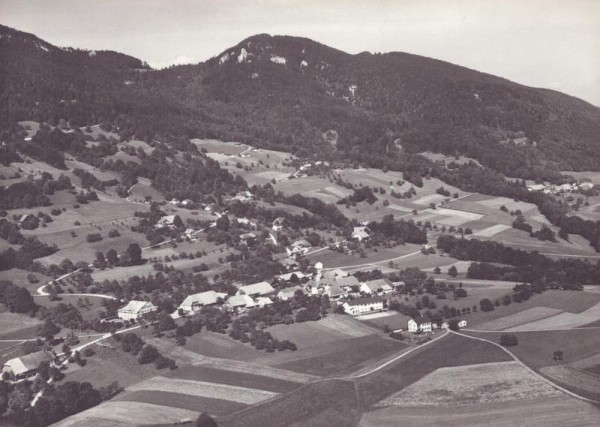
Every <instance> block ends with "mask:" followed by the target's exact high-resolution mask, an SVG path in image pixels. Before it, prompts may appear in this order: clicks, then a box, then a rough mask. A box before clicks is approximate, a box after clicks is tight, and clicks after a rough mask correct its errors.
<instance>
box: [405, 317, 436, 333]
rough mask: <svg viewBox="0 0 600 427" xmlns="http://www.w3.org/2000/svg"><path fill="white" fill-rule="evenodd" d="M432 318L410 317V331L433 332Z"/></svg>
mask: <svg viewBox="0 0 600 427" xmlns="http://www.w3.org/2000/svg"><path fill="white" fill-rule="evenodd" d="M431 323H432V322H431V319H430V318H429V317H427V316H423V317H418V318H416V319H410V320H409V321H408V332H410V333H413V334H416V333H417V332H431V330H432V325H431Z"/></svg>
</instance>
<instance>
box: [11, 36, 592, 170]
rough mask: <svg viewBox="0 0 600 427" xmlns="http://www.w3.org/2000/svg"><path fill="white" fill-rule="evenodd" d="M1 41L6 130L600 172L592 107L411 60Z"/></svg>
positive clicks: (278, 40)
mask: <svg viewBox="0 0 600 427" xmlns="http://www.w3.org/2000/svg"><path fill="white" fill-rule="evenodd" d="M0 35H1V38H0V58H1V60H2V61H1V66H0V97H1V108H2V110H1V114H0V116H1V117H2V122H1V125H2V127H3V128H4V129H10V128H11V126H14V124H15V123H16V121H17V120H24V119H36V120H45V121H49V122H50V123H52V122H57V121H58V120H60V119H65V120H67V121H71V122H73V123H74V124H77V125H84V124H96V123H98V122H101V123H105V124H106V125H107V126H108V125H110V126H111V127H113V130H115V131H117V132H119V133H120V134H121V135H122V137H124V138H128V137H130V136H132V135H134V134H135V135H136V136H137V137H138V138H142V139H147V138H151V137H153V136H156V135H161V134H162V135H164V134H171V135H185V136H189V137H192V136H201V137H202V136H203V137H216V138H221V139H225V140H237V141H241V142H247V143H251V144H253V145H257V146H266V147H277V148H280V149H285V150H289V151H293V152H296V153H298V154H304V155H311V154H314V153H318V154H319V156H321V157H326V156H331V157H336V156H338V157H342V158H347V157H351V158H361V156H362V158H363V159H364V160H365V161H368V162H370V163H371V164H374V165H377V163H378V162H381V161H385V162H387V163H389V162H390V161H393V160H394V159H396V158H397V159H400V158H401V153H402V152H404V153H410V152H420V151H424V150H432V151H439V152H444V153H447V154H451V155H453V154H465V155H468V156H470V157H473V158H476V159H477V160H479V161H480V162H481V163H483V164H484V165H485V166H488V167H490V168H492V169H495V170H497V171H499V172H502V173H505V174H507V175H510V176H517V177H522V178H544V177H546V178H548V177H552V176H556V171H558V170H561V169H566V170H599V169H600V141H599V139H600V137H599V135H600V109H599V108H597V107H594V106H592V105H590V104H588V103H586V102H584V101H581V100H579V99H576V98H573V97H570V96H568V95H564V94H560V93H558V92H553V91H549V90H544V89H534V88H529V87H525V86H522V85H518V84H516V83H512V82H510V81H508V80H505V79H501V78H498V77H494V76H491V75H488V74H483V73H479V72H476V71H473V70H469V69H466V68H463V67H459V66H456V65H452V64H449V63H446V62H442V61H437V60H433V59H429V58H424V57H419V56H416V55H409V54H405V53H389V54H370V53H361V54H358V55H350V54H346V53H344V52H341V51H338V50H335V49H332V48H330V47H327V46H324V45H321V44H319V43H316V42H314V41H311V40H308V39H303V38H296V37H284V36H276V37H271V36H269V35H264V34H263V35H258V36H254V37H251V38H249V39H246V40H244V41H242V42H241V43H240V44H238V45H237V46H235V47H232V48H230V49H227V50H226V51H225V52H222V53H221V54H220V55H218V56H216V57H214V58H211V59H210V60H208V61H206V62H204V63H200V64H196V65H185V66H176V67H171V68H169V69H166V70H159V71H157V70H151V69H149V68H148V67H147V66H145V64H144V63H142V62H141V61H140V60H137V59H135V58H131V57H128V56H125V55H122V54H118V53H114V52H88V51H81V50H72V49H60V48H57V47H54V46H52V45H50V44H48V43H45V42H43V41H42V40H39V39H38V38H36V37H35V36H33V35H30V34H26V33H21V32H18V31H15V30H12V29H10V28H7V27H0ZM365 154H368V155H365Z"/></svg>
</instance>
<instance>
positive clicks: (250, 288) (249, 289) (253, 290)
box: [236, 282, 275, 297]
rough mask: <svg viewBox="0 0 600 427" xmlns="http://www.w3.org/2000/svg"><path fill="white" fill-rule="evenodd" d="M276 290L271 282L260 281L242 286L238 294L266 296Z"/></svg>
mask: <svg viewBox="0 0 600 427" xmlns="http://www.w3.org/2000/svg"><path fill="white" fill-rule="evenodd" d="M273 292H275V289H274V288H273V286H271V284H270V283H269V282H258V283H253V284H252V285H246V286H240V287H239V288H238V291H237V293H236V295H248V296H250V297H257V296H265V295H269V294H272V293H273Z"/></svg>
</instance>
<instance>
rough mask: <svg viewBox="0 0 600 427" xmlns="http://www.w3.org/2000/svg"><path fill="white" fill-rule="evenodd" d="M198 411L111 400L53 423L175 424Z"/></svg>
mask: <svg viewBox="0 0 600 427" xmlns="http://www.w3.org/2000/svg"><path fill="white" fill-rule="evenodd" d="M198 414H199V412H198V411H190V410H186V409H180V408H173V407H171V406H165V405H156V404H151V403H143V402H136V403H135V404H132V403H131V402H122V401H121V402H118V401H112V400H111V401H109V402H105V403H102V404H100V405H98V406H94V407H93V408H91V409H88V410H87V411H83V412H80V413H78V414H75V415H72V416H70V417H68V418H65V419H64V420H62V421H59V422H58V423H56V424H53V426H54V427H89V426H105V427H109V426H110V427H113V426H139V425H156V424H174V423H178V422H181V420H182V419H186V418H191V419H193V420H194V419H196V418H197V417H198Z"/></svg>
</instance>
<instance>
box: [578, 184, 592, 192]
mask: <svg viewBox="0 0 600 427" xmlns="http://www.w3.org/2000/svg"><path fill="white" fill-rule="evenodd" d="M592 188H594V184H592V183H591V182H582V183H581V184H579V189H581V190H583V191H588V190H591V189H592Z"/></svg>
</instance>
